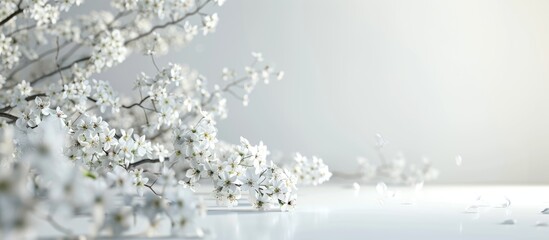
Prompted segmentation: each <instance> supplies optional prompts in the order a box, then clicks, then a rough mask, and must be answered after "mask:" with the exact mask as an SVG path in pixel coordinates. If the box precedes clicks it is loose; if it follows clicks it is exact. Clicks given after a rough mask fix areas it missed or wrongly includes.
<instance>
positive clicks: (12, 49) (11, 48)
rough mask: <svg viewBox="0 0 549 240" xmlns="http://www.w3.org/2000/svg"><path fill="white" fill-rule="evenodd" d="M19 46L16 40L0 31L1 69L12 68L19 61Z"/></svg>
mask: <svg viewBox="0 0 549 240" xmlns="http://www.w3.org/2000/svg"><path fill="white" fill-rule="evenodd" d="M20 56H21V53H20V52H19V46H18V45H16V44H14V40H13V38H11V37H6V36H5V35H4V34H2V33H0V58H1V59H2V61H1V63H2V66H0V69H11V68H13V66H14V65H15V64H16V63H17V62H19V57H20Z"/></svg>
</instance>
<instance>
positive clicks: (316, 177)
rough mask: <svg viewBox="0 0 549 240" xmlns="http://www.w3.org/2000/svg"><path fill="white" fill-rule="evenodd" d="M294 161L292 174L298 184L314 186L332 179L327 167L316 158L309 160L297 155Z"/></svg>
mask: <svg viewBox="0 0 549 240" xmlns="http://www.w3.org/2000/svg"><path fill="white" fill-rule="evenodd" d="M294 160H295V164H294V166H293V167H292V173H293V174H294V175H295V176H296V177H297V179H298V182H299V184H303V185H313V186H316V185H319V184H322V183H323V182H326V181H328V180H330V177H332V173H331V172H330V170H329V169H328V165H326V164H324V162H323V161H322V159H320V158H318V157H316V156H313V157H312V159H310V160H309V159H308V158H307V157H305V156H302V155H301V154H299V153H297V154H296V156H295V158H294Z"/></svg>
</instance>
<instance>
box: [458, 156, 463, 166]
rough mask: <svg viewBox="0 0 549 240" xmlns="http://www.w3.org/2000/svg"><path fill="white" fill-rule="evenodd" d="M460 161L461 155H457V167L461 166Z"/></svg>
mask: <svg viewBox="0 0 549 240" xmlns="http://www.w3.org/2000/svg"><path fill="white" fill-rule="evenodd" d="M462 161H463V160H462V159H461V155H457V156H456V165H457V166H458V167H459V166H461V162H462Z"/></svg>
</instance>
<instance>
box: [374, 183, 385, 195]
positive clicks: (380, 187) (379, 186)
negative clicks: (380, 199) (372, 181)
mask: <svg viewBox="0 0 549 240" xmlns="http://www.w3.org/2000/svg"><path fill="white" fill-rule="evenodd" d="M376 190H377V194H379V195H381V196H385V194H386V193H387V185H386V184H385V183H384V182H379V183H378V184H377V185H376Z"/></svg>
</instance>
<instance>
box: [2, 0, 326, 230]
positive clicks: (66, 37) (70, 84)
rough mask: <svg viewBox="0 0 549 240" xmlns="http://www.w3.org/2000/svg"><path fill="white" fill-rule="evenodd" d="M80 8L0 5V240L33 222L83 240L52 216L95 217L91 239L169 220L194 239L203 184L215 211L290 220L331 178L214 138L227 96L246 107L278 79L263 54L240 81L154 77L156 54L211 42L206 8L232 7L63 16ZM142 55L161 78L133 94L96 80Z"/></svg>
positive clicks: (163, 72)
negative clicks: (307, 189)
mask: <svg viewBox="0 0 549 240" xmlns="http://www.w3.org/2000/svg"><path fill="white" fill-rule="evenodd" d="M82 2H83V1H82V0H53V1H46V0H23V1H20V0H6V1H1V2H0V89H1V91H2V94H0V209H1V211H0V232H2V234H5V236H7V238H8V239H21V238H32V237H35V236H34V235H32V233H33V232H32V229H36V226H34V225H33V224H36V223H37V222H40V221H35V219H34V218H42V220H45V221H46V222H49V223H51V226H52V227H54V228H56V229H57V230H58V231H59V232H60V233H63V234H66V235H68V237H69V238H74V237H76V236H75V234H74V233H73V232H72V230H71V227H70V226H67V227H65V226H63V224H60V223H58V222H56V218H57V216H58V215H63V216H64V217H76V216H81V215H85V216H87V217H89V218H90V221H89V222H90V227H89V228H88V229H90V231H89V233H88V234H86V237H91V238H96V237H103V236H119V235H124V234H126V233H127V232H128V231H129V230H130V229H131V228H132V227H133V226H135V221H136V217H144V218H145V219H147V220H148V228H150V229H146V230H147V231H145V232H147V233H154V232H156V230H157V229H155V228H156V227H158V226H159V223H160V221H163V220H165V219H169V220H170V223H171V230H172V232H171V233H172V234H173V235H176V236H181V235H184V236H200V234H201V232H200V227H201V226H198V225H197V224H196V223H197V221H196V220H197V217H199V216H201V215H203V214H204V212H205V211H204V206H203V205H202V202H201V201H200V200H199V199H197V198H196V197H195V196H194V194H193V193H192V190H195V189H196V188H197V187H198V186H199V183H200V181H201V180H205V181H207V182H208V184H207V186H210V187H212V189H213V190H212V192H213V197H214V198H215V199H216V200H217V202H218V204H219V205H221V206H236V205H237V204H238V203H239V201H242V198H241V197H242V195H243V194H249V198H247V199H249V201H250V203H251V204H252V205H253V206H254V207H256V208H258V209H263V210H265V209H270V208H280V209H282V210H290V209H292V208H293V207H294V206H295V204H296V199H297V191H296V190H297V188H296V184H297V183H298V182H302V183H304V184H305V182H304V180H303V179H307V181H308V182H310V183H312V184H320V183H322V182H323V181H325V180H327V179H328V178H329V172H328V169H327V167H326V166H325V165H324V164H323V163H322V161H321V160H320V159H317V158H313V160H312V161H308V160H305V159H303V160H302V161H300V162H299V165H298V166H295V167H294V168H293V170H294V171H297V172H298V173H299V174H297V175H298V176H296V175H294V173H293V172H292V171H290V170H288V169H285V168H282V167H279V166H277V165H276V164H274V163H273V162H272V161H271V160H270V159H268V157H269V152H268V150H267V147H266V146H265V145H263V143H259V144H258V145H252V144H250V143H249V142H248V141H247V140H246V139H244V138H242V139H241V141H240V144H239V145H230V144H225V143H222V142H220V141H219V140H218V139H217V128H216V121H217V120H219V119H223V118H226V117H227V97H228V95H230V96H232V97H234V98H236V99H238V100H239V101H242V103H243V104H244V105H247V104H248V100H249V94H250V93H251V92H252V90H253V89H254V88H255V86H256V85H257V84H258V82H264V83H269V81H270V79H275V78H276V79H281V78H282V77H283V76H284V73H283V72H281V71H279V72H276V71H274V69H273V68H272V67H271V66H270V65H267V64H263V63H262V62H263V61H264V59H263V56H262V54H261V53H252V57H253V58H254V60H253V62H252V64H250V65H249V66H246V67H244V74H242V76H238V74H237V72H236V71H235V70H232V69H229V68H225V69H223V72H222V75H221V76H220V78H222V79H223V80H224V82H223V86H219V85H214V86H213V87H210V86H208V84H207V83H208V80H207V78H206V77H205V76H203V75H201V74H199V73H198V72H197V71H195V70H192V69H191V68H189V67H187V66H185V65H180V64H169V65H168V66H166V67H159V66H157V64H156V61H155V57H156V56H158V54H160V53H165V52H168V51H169V49H170V48H172V47H174V46H182V45H185V44H186V43H188V42H189V41H191V40H192V39H194V38H195V36H197V34H198V33H199V31H200V32H202V33H203V34H204V35H207V34H210V33H213V32H215V29H216V27H217V25H218V22H219V18H218V15H217V14H216V13H206V12H205V9H206V7H207V6H215V7H219V6H222V5H223V3H224V2H225V1H224V0H202V1H195V0H146V1H145V0H116V1H112V5H113V6H114V7H115V9H116V10H115V12H111V11H98V12H90V13H88V14H85V15H79V16H73V15H71V14H64V13H63V11H70V10H71V8H72V7H73V6H75V5H80V4H81V3H82ZM111 10H112V9H111ZM71 16H72V17H71ZM191 18H196V19H195V20H193V19H191ZM193 22H194V23H196V24H193ZM139 51H141V52H143V53H145V54H146V56H147V57H150V58H151V61H152V63H153V64H154V66H155V68H156V69H157V72H156V73H155V74H154V75H151V76H149V75H147V74H145V73H140V74H139V75H138V77H137V79H136V80H135V85H134V86H135V87H134V90H135V91H134V94H132V95H131V96H123V95H120V94H118V93H117V92H116V91H115V89H113V88H112V87H111V85H110V84H109V82H108V81H101V80H96V79H94V78H95V77H96V75H97V73H99V72H101V71H103V70H105V69H107V68H113V67H116V65H118V64H120V63H121V62H123V61H125V60H126V58H127V57H128V56H129V55H130V54H131V53H135V52H139ZM297 172H296V173H297ZM298 177H299V178H302V179H301V180H299V179H298ZM244 199H245V198H244ZM42 222H43V221H42Z"/></svg>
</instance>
